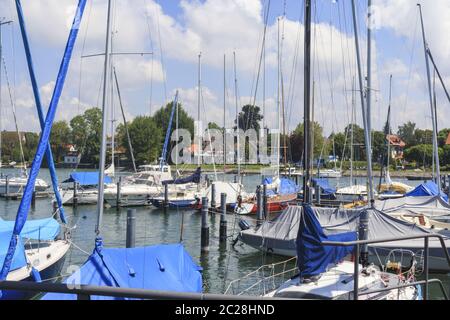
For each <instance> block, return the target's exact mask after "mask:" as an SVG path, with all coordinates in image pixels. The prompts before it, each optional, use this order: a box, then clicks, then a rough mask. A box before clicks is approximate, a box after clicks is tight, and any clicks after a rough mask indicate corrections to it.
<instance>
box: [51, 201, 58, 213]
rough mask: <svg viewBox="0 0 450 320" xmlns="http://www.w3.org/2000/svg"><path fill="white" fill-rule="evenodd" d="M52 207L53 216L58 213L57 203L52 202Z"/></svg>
mask: <svg viewBox="0 0 450 320" xmlns="http://www.w3.org/2000/svg"><path fill="white" fill-rule="evenodd" d="M52 205H53V214H55V213H56V212H57V211H58V209H59V208H58V202H56V200H55V201H52Z"/></svg>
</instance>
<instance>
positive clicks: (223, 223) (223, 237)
mask: <svg viewBox="0 0 450 320" xmlns="http://www.w3.org/2000/svg"><path fill="white" fill-rule="evenodd" d="M220 205H221V208H222V212H221V215H220V230H219V239H220V243H224V242H226V241H227V194H226V193H222V194H221V195H220Z"/></svg>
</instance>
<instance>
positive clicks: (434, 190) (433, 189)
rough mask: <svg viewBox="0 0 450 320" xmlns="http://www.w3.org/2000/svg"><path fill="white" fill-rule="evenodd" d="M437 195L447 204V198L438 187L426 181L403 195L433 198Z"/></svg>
mask: <svg viewBox="0 0 450 320" xmlns="http://www.w3.org/2000/svg"><path fill="white" fill-rule="evenodd" d="M439 195H440V196H441V198H442V199H443V200H444V201H445V202H448V196H447V195H446V194H444V193H443V192H442V191H441V190H439V186H438V185H437V184H436V183H434V182H433V181H428V182H426V183H422V184H421V185H419V186H418V187H417V188H415V189H414V190H413V191H411V192H408V193H407V194H405V197H430V196H431V197H435V196H439Z"/></svg>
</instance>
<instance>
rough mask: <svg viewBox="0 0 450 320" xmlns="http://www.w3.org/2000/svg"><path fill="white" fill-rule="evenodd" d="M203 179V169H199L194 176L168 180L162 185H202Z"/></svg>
mask: <svg viewBox="0 0 450 320" xmlns="http://www.w3.org/2000/svg"><path fill="white" fill-rule="evenodd" d="M201 178H202V168H197V170H196V171H195V172H194V174H193V175H191V176H189V177H186V178H178V179H176V180H166V181H163V182H162V184H163V185H166V184H186V183H200V180H201Z"/></svg>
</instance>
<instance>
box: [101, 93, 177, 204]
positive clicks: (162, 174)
mask: <svg viewBox="0 0 450 320" xmlns="http://www.w3.org/2000/svg"><path fill="white" fill-rule="evenodd" d="M177 108H178V92H177V93H176V95H175V99H174V100H173V102H172V111H171V115H170V119H169V123H168V127H167V132H166V136H165V141H164V147H163V151H162V155H161V158H160V163H159V164H158V165H145V166H141V169H142V171H140V172H137V173H134V174H133V175H131V176H127V177H125V179H124V180H123V181H122V183H123V184H122V185H121V186H120V203H119V204H120V206H123V207H131V206H149V205H151V200H152V199H153V198H156V197H158V196H160V195H161V194H162V193H163V192H164V186H163V184H162V183H163V182H164V181H170V180H172V179H173V178H172V172H171V168H170V166H169V165H168V164H167V152H168V148H169V143H170V135H171V134H172V122H173V119H174V115H175V111H176V109H177ZM105 201H106V202H107V203H108V204H109V205H110V206H112V207H115V206H117V203H118V201H117V186H116V185H109V186H108V187H107V188H106V189H105Z"/></svg>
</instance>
